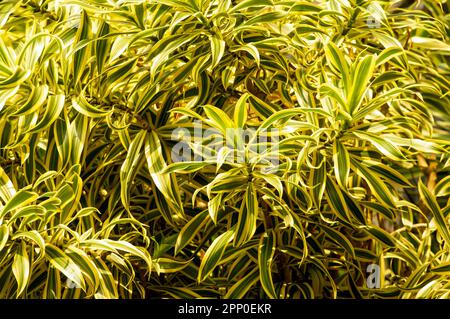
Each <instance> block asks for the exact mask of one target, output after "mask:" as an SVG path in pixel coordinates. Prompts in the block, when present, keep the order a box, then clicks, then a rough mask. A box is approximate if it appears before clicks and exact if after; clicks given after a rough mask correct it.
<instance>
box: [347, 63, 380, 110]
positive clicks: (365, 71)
mask: <svg viewBox="0 0 450 319" xmlns="http://www.w3.org/2000/svg"><path fill="white" fill-rule="evenodd" d="M375 62H376V57H375V56H373V55H368V56H366V57H365V58H363V59H362V60H360V61H359V62H358V64H357V65H356V70H355V73H354V74H353V81H352V88H351V90H350V92H348V93H347V103H348V111H349V113H350V114H353V113H355V112H356V111H357V110H358V108H359V106H360V105H361V103H362V99H363V98H364V95H365V93H366V91H367V89H368V84H369V80H370V78H371V77H372V74H373V70H374V68H375Z"/></svg>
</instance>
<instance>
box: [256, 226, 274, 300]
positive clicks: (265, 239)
mask: <svg viewBox="0 0 450 319" xmlns="http://www.w3.org/2000/svg"><path fill="white" fill-rule="evenodd" d="M275 248H276V242H275V233H274V231H273V230H270V231H269V232H268V233H264V234H263V235H262V236H261V239H260V242H259V247H258V267H259V279H260V281H261V286H262V287H263V289H264V291H265V293H266V294H267V296H268V297H269V298H271V299H277V298H278V296H277V293H276V292H275V287H274V285H273V280H272V262H273V256H274V254H275Z"/></svg>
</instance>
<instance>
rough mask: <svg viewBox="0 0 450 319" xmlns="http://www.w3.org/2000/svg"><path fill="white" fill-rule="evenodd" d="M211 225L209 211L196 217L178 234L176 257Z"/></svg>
mask: <svg viewBox="0 0 450 319" xmlns="http://www.w3.org/2000/svg"><path fill="white" fill-rule="evenodd" d="M208 223H209V218H208V211H207V210H204V211H203V212H201V213H199V214H197V215H195V216H194V217H193V218H192V219H191V220H190V221H189V222H188V223H187V224H186V225H184V227H183V228H182V229H181V231H180V232H179V234H178V237H177V242H176V244H175V255H177V254H178V253H179V252H180V251H181V250H182V249H183V248H184V247H186V245H188V244H189V243H190V242H191V240H192V239H193V238H194V237H195V236H196V235H197V234H198V233H199V232H200V231H201V230H202V229H203V228H204V227H205V226H206V225H207V224H208Z"/></svg>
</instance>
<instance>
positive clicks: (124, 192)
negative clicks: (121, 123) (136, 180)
mask: <svg viewBox="0 0 450 319" xmlns="http://www.w3.org/2000/svg"><path fill="white" fill-rule="evenodd" d="M145 137H146V132H145V131H140V132H139V133H138V134H136V136H135V137H134V139H133V141H132V142H131V144H130V147H129V149H128V152H127V156H126V158H125V161H124V162H123V164H122V167H121V168H120V186H121V191H120V198H121V200H122V203H123V205H124V206H125V208H127V209H129V190H130V187H131V181H132V180H133V176H135V175H136V174H137V169H138V164H139V162H140V158H141V155H142V153H141V151H142V145H144V140H145Z"/></svg>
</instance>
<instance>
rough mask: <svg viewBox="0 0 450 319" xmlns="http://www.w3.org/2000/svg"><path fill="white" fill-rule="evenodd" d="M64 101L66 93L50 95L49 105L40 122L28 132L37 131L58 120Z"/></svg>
mask: <svg viewBox="0 0 450 319" xmlns="http://www.w3.org/2000/svg"><path fill="white" fill-rule="evenodd" d="M64 102H65V96H64V95H61V94H59V95H52V96H50V97H49V98H48V101H47V107H46V109H45V113H44V116H43V117H42V119H41V120H40V122H39V123H38V124H36V126H34V127H32V128H30V129H29V130H27V131H26V133H29V134H32V133H37V132H39V131H43V130H45V129H47V128H48V127H50V125H52V124H53V122H55V121H56V119H57V118H58V117H59V114H60V113H61V111H62V110H63V107H64Z"/></svg>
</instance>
